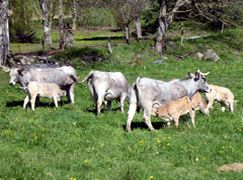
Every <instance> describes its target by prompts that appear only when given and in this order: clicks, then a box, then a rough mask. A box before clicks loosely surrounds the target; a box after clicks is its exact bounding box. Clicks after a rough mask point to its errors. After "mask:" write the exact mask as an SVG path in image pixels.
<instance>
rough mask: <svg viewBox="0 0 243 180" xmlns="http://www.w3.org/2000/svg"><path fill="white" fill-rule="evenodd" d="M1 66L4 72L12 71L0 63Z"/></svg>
mask: <svg viewBox="0 0 243 180" xmlns="http://www.w3.org/2000/svg"><path fill="white" fill-rule="evenodd" d="M0 67H1V68H2V70H3V71H4V72H9V71H10V69H9V68H8V67H5V66H3V65H0Z"/></svg>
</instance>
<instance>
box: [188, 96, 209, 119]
mask: <svg viewBox="0 0 243 180" xmlns="http://www.w3.org/2000/svg"><path fill="white" fill-rule="evenodd" d="M191 105H192V107H193V108H194V110H195V111H196V110H200V111H201V112H202V113H203V114H205V115H209V113H210V107H209V106H208V105H207V103H206V102H205V101H204V99H203V98H202V96H201V94H200V93H196V94H195V95H193V97H192V101H191Z"/></svg>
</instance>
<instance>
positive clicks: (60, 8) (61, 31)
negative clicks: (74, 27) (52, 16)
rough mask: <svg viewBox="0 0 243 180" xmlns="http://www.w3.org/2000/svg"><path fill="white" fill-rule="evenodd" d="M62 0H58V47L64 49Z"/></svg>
mask: <svg viewBox="0 0 243 180" xmlns="http://www.w3.org/2000/svg"><path fill="white" fill-rule="evenodd" d="M63 28H64V26H63V0H59V48H60V49H61V50H63V49H64V32H63Z"/></svg>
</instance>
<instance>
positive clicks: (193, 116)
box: [190, 110, 196, 128]
mask: <svg viewBox="0 0 243 180" xmlns="http://www.w3.org/2000/svg"><path fill="white" fill-rule="evenodd" d="M190 116H191V121H192V125H193V127H194V128H195V127H196V125H195V110H191V111H190Z"/></svg>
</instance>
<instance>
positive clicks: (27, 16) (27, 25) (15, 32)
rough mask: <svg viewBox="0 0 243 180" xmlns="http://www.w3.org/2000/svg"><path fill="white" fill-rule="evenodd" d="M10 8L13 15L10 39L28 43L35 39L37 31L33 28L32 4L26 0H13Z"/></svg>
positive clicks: (10, 24)
mask: <svg viewBox="0 0 243 180" xmlns="http://www.w3.org/2000/svg"><path fill="white" fill-rule="evenodd" d="M10 8H11V10H12V12H13V15H12V16H11V18H10V21H9V26H10V41H11V42H20V43H27V42H33V41H34V40H35V31H34V30H33V29H32V23H31V19H32V17H33V16H32V15H33V11H32V6H31V5H30V4H29V3H28V2H27V1H25V0H12V1H11V4H10Z"/></svg>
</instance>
